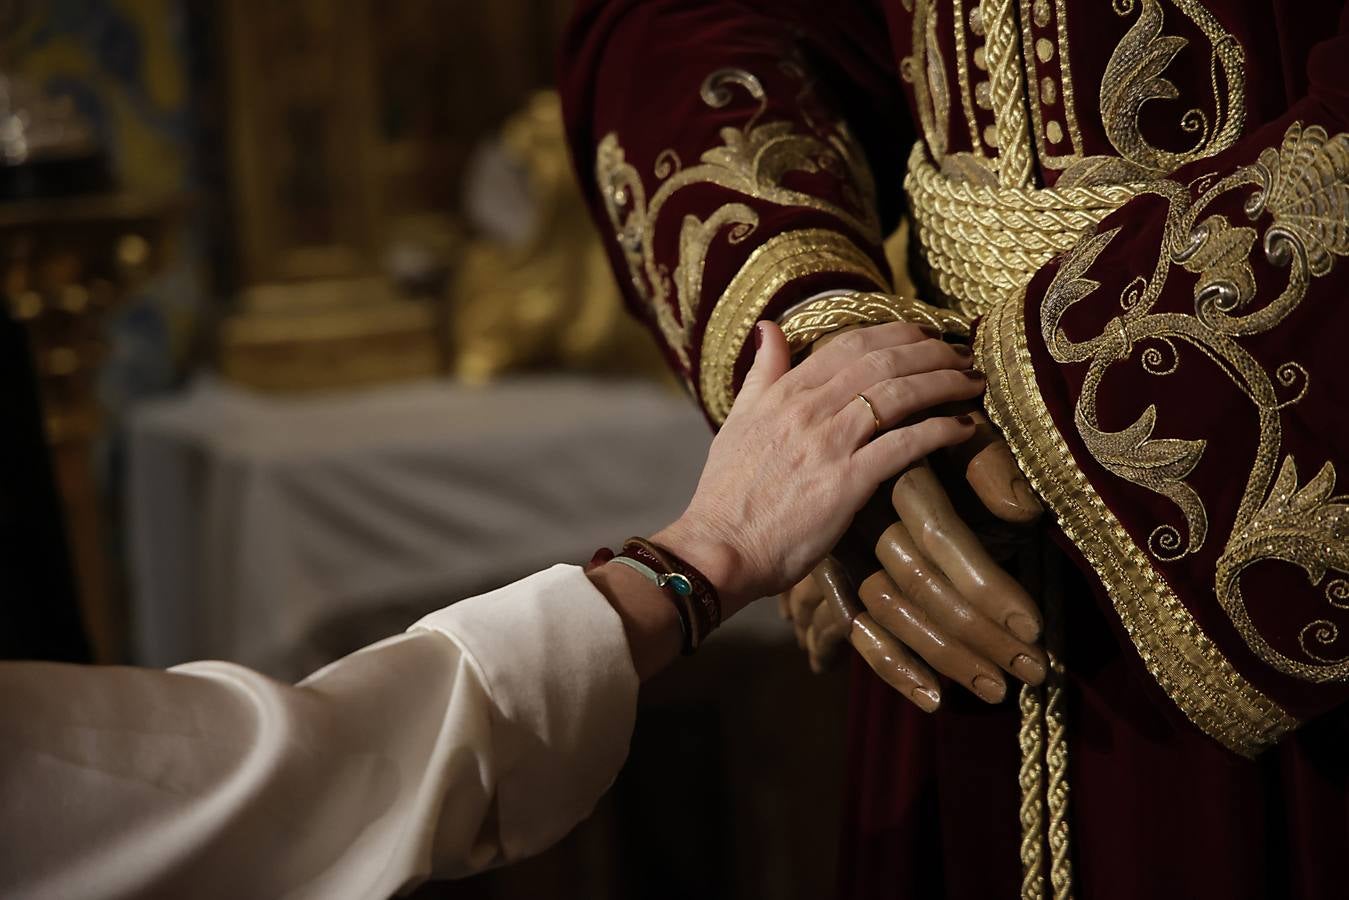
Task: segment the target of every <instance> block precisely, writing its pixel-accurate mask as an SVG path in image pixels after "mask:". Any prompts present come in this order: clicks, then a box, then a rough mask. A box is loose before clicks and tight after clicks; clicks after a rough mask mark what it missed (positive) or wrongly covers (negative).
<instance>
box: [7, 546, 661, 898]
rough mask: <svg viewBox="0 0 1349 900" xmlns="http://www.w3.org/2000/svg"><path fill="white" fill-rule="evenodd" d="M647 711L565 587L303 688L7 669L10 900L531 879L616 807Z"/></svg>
mask: <svg viewBox="0 0 1349 900" xmlns="http://www.w3.org/2000/svg"><path fill="white" fill-rule="evenodd" d="M637 687H638V680H637V676H636V673H635V671H634V670H633V666H632V660H631V655H630V653H629V650H628V645H627V641H626V638H625V636H624V633H623V626H622V623H621V621H620V620H619V618H618V616H617V614H616V613H615V612H614V611H613V609H612V607H610V605H609V604H608V602H607V601H606V600H605V598H604V596H603V595H602V594H600V593H599V592H598V591H597V590H596V589H595V588H594V586H593V585H592V584H591V583H590V581H589V579H587V578H586V577H585V575H584V573H583V572H582V570H581V569H579V568H577V567H575V566H555V567H554V568H552V569H548V570H546V571H544V572H540V573H539V574H537V575H533V576H531V577H529V578H526V579H524V580H523V581H520V582H517V583H515V584H513V585H510V586H508V587H505V588H502V589H500V590H498V591H494V592H492V593H490V594H484V595H482V596H479V597H474V598H471V599H469V600H464V601H462V602H460V603H457V604H455V605H453V606H450V607H447V608H445V609H442V610H440V611H438V612H435V613H433V614H431V615H430V616H427V617H426V618H425V619H423V620H421V621H420V622H418V623H417V624H416V625H414V626H413V627H412V628H411V629H409V631H408V633H406V634H403V635H399V636H397V637H392V638H389V639H387V640H384V641H381V642H379V643H377V644H373V645H371V646H369V647H366V648H364V649H362V650H360V651H357V652H356V653H354V654H352V655H350V656H348V657H346V658H344V659H341V660H338V661H337V662H335V663H332V664H331V665H329V666H327V667H326V668H324V669H322V670H320V671H318V672H316V673H314V674H313V675H311V676H310V677H308V678H307V679H305V680H304V681H302V682H300V683H299V684H297V685H293V686H292V685H287V684H282V683H280V682H277V681H273V680H270V679H268V678H266V677H264V676H262V675H259V674H257V673H256V672H254V671H251V670H249V669H246V668H243V667H241V666H238V665H234V664H230V663H222V662H195V663H188V664H186V665H182V666H178V667H176V668H174V669H170V670H168V671H157V670H148V669H133V668H93V667H83V666H68V665H50V664H41V663H7V664H0V896H3V897H24V898H61V900H76V898H93V897H98V898H113V897H175V898H179V897H193V898H214V897H220V898H240V897H249V898H271V897H288V898H310V897H312V898H367V897H369V898H382V897H387V896H390V895H392V894H394V893H396V892H399V891H402V890H405V889H408V888H410V887H411V886H413V885H415V884H417V883H418V882H420V881H421V880H423V879H424V878H426V877H427V876H428V875H432V874H434V875H438V876H456V875H463V874H467V873H470V872H474V871H477V870H480V869H483V868H485V867H489V866H492V865H496V864H500V863H504V862H509V861H512V860H516V859H520V858H521V857H525V856H528V855H530V854H532V853H535V852H538V851H540V850H542V849H544V848H546V847H547V846H549V845H550V844H551V843H553V842H555V841H556V840H558V839H559V838H561V837H562V836H563V835H565V834H566V833H567V832H568V831H569V830H570V829H571V828H572V827H573V826H574V825H575V824H577V823H578V822H579V821H580V820H581V819H583V818H584V817H585V816H586V815H587V814H588V813H589V812H590V810H591V809H592V807H593V806H594V804H595V802H596V801H597V800H598V799H599V797H600V795H601V794H603V792H604V791H605V790H606V789H607V788H608V787H609V785H610V784H611V782H612V781H613V778H614V777H615V775H616V774H617V772H618V769H619V767H620V766H621V764H622V762H623V759H624V757H625V755H626V753H627V746H628V739H629V737H630V735H631V731H632V725H633V719H634V716H635V711H636V700H637Z"/></svg>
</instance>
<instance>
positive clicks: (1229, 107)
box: [1064, 0, 1246, 180]
mask: <svg viewBox="0 0 1349 900" xmlns="http://www.w3.org/2000/svg"><path fill="white" fill-rule="evenodd" d="M1173 2H1174V3H1175V5H1176V8H1177V9H1179V10H1180V12H1181V13H1182V14H1183V15H1185V16H1186V17H1188V18H1189V19H1190V20H1191V21H1192V22H1193V23H1194V24H1195V26H1196V27H1197V28H1198V29H1199V31H1200V32H1201V33H1202V34H1203V35H1204V37H1205V38H1207V39H1208V42H1209V44H1210V46H1211V47H1212V59H1211V61H1210V69H1211V72H1212V75H1211V79H1210V80H1211V82H1212V85H1213V107H1214V109H1213V114H1212V117H1211V118H1210V115H1209V114H1208V113H1205V112H1204V111H1203V110H1202V109H1199V108H1198V107H1194V108H1191V109H1189V110H1188V111H1186V112H1185V114H1184V115H1183V116H1182V117H1181V120H1180V125H1181V128H1182V129H1183V130H1185V131H1186V132H1189V133H1192V134H1196V135H1197V137H1196V139H1195V143H1194V145H1193V146H1192V147H1191V148H1190V149H1189V150H1183V151H1172V150H1163V149H1161V148H1159V147H1156V146H1154V145H1153V144H1151V143H1150V142H1149V141H1148V140H1147V138H1145V137H1144V136H1143V133H1142V128H1141V125H1140V120H1141V117H1142V108H1143V106H1144V105H1145V104H1147V103H1148V102H1149V101H1152V100H1159V99H1161V100H1171V99H1175V98H1176V97H1177V96H1179V92H1178V91H1177V89H1176V86H1175V85H1174V84H1173V83H1172V82H1171V81H1170V80H1169V79H1168V78H1166V77H1165V75H1164V74H1163V73H1164V72H1165V71H1166V69H1167V67H1168V66H1170V64H1171V62H1172V60H1173V59H1175V57H1176V54H1177V53H1179V52H1180V51H1181V49H1182V48H1184V47H1185V45H1186V43H1187V42H1186V40H1185V39H1184V38H1182V37H1177V36H1174V35H1167V34H1164V33H1163V30H1162V29H1163V25H1164V17H1163V14H1162V7H1161V4H1160V2H1159V0H1115V3H1114V9H1115V12H1116V13H1118V14H1119V15H1127V14H1128V13H1130V12H1132V11H1133V10H1134V9H1135V8H1139V14H1138V19H1137V20H1135V22H1134V23H1133V25H1132V26H1130V28H1129V30H1128V31H1127V32H1126V33H1125V35H1124V37H1123V38H1122V39H1121V41H1120V43H1119V45H1118V46H1117V47H1116V48H1115V50H1114V52H1113V53H1111V55H1110V60H1109V62H1108V63H1107V65H1106V70H1105V75H1104V77H1103V78H1102V79H1101V97H1100V100H1101V122H1102V124H1103V126H1104V127H1105V133H1106V137H1107V138H1109V140H1110V144H1111V146H1113V147H1114V148H1115V151H1116V152H1117V153H1119V155H1120V157H1122V160H1123V162H1124V163H1126V164H1127V166H1121V165H1120V161H1118V160H1117V161H1115V163H1114V164H1113V165H1111V166H1110V167H1109V171H1112V172H1113V173H1115V174H1113V176H1112V177H1115V178H1120V177H1121V175H1120V174H1119V173H1123V177H1125V178H1128V179H1129V180H1136V179H1137V178H1139V177H1140V176H1141V175H1145V174H1150V175H1151V176H1152V177H1160V176H1164V175H1167V174H1169V173H1171V172H1173V171H1174V170H1176V169H1177V168H1179V167H1180V166H1182V165H1184V164H1186V163H1189V162H1193V161H1195V160H1197V159H1203V158H1205V157H1208V156H1212V155H1213V154H1215V153H1220V152H1222V151H1223V150H1226V149H1227V148H1228V147H1230V146H1232V144H1233V143H1234V142H1235V141H1236V140H1237V138H1238V137H1240V136H1241V132H1242V128H1243V127H1244V126H1245V90H1246V88H1245V86H1246V68H1245V58H1244V56H1243V53H1242V50H1241V45H1240V44H1239V43H1238V42H1237V41H1236V39H1235V38H1233V37H1232V35H1230V34H1228V33H1227V32H1226V31H1224V30H1223V28H1222V25H1221V24H1220V23H1219V22H1218V20H1217V19H1216V18H1214V16H1213V14H1212V13H1210V12H1209V11H1208V10H1207V9H1206V8H1205V7H1204V5H1203V3H1202V2H1201V0H1173ZM1069 91H1070V88H1069V86H1068V84H1067V83H1066V82H1065V84H1064V94H1065V104H1067V105H1071V101H1070V100H1068V99H1067V94H1068V93H1069ZM1103 161H1104V160H1103V158H1102V157H1085V158H1083V159H1082V160H1081V161H1080V162H1079V163H1076V164H1075V166H1074V167H1076V166H1078V165H1081V166H1085V167H1087V169H1088V170H1094V171H1095V172H1096V175H1097V176H1098V177H1099V176H1101V175H1102V174H1104V172H1105V171H1107V170H1102V169H1100V168H1099V167H1100V165H1101V163H1102V162H1103ZM1080 177H1081V176H1079V178H1080Z"/></svg>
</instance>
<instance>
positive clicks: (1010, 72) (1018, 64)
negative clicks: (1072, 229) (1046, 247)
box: [933, 0, 1035, 188]
mask: <svg viewBox="0 0 1349 900" xmlns="http://www.w3.org/2000/svg"><path fill="white" fill-rule="evenodd" d="M983 10H984V32H985V35H986V37H985V38H984V54H985V56H986V58H987V59H988V75H989V80H990V81H991V82H992V84H993V88H992V90H993V122H994V125H995V126H996V127H997V132H998V160H997V163H998V184H1000V185H1002V186H1003V187H1005V188H1023V187H1028V186H1029V185H1030V184H1031V183H1032V182H1033V180H1034V177H1035V153H1034V151H1033V150H1032V145H1031V139H1030V123H1029V122H1027V121H1026V85H1025V75H1024V72H1023V70H1022V60H1021V36H1020V35H1019V34H1018V30H1017V24H1016V0H983ZM942 155H943V154H941V153H937V152H936V148H933V156H934V158H936V159H941V157H942Z"/></svg>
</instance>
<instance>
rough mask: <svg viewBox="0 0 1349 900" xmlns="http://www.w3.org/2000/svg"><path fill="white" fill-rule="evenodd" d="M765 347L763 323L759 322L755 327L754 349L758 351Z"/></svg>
mask: <svg viewBox="0 0 1349 900" xmlns="http://www.w3.org/2000/svg"><path fill="white" fill-rule="evenodd" d="M762 346H763V323H762V322H759V323H757V324H756V325H755V326H754V349H755V350H758V349H759V348H760V347H762Z"/></svg>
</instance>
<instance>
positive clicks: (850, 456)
mask: <svg viewBox="0 0 1349 900" xmlns="http://www.w3.org/2000/svg"><path fill="white" fill-rule="evenodd" d="M756 328H757V331H756V334H757V336H758V340H759V348H758V352H757V354H756V356H755V359H754V365H753V367H752V368H751V369H750V371H749V374H748V375H747V376H746V377H745V383H744V386H743V387H742V388H741V391H740V395H739V397H738V398H737V400H736V402H735V406H734V407H733V408H732V410H731V414H730V416H729V417H728V418H727V419H726V423H725V425H723V427H722V429H721V431H720V433H718V435H717V437H716V439H715V440H714V441H713V442H712V449H711V450H710V452H709V453H708V458H707V464H706V466H705V467H704V469H703V474H702V478H701V479H700V480H699V483H698V488H697V491H696V492H695V493H694V497H693V500H692V502H691V503H690V504H689V508H688V510H687V511H686V512H685V513H684V515H683V516H681V517H680V518H679V520H678V521H677V522H675V523H674V524H673V525H671V526H670V527H669V528H667V529H665V530H664V531H662V532H660V533H659V534H657V535H654V536H653V539H654V540H655V541H656V542H657V543H658V544H661V545H664V546H666V547H668V548H669V549H670V550H671V551H672V552H674V553H675V554H677V555H679V556H680V557H682V558H683V559H685V560H687V561H688V562H690V563H692V564H693V565H694V566H696V567H698V569H700V570H701V571H702V572H703V574H705V575H706V576H707V577H708V578H709V579H710V580H711V581H712V583H713V584H714V585H715V586H716V588H717V590H718V592H719V593H720V595H721V601H722V607H723V615H724V616H730V615H732V614H733V613H734V612H735V611H737V610H739V609H740V608H741V607H742V606H744V605H745V604H746V603H748V602H750V601H751V600H754V599H756V598H758V597H765V596H769V595H772V594H776V593H779V592H781V591H784V590H786V589H787V588H788V587H789V586H791V585H793V584H795V583H796V582H798V581H800V580H801V578H803V577H804V576H805V575H806V573H807V572H809V571H810V570H811V568H812V567H813V566H814V565H815V564H816V563H817V562H819V561H820V560H821V559H822V558H823V557H824V555H825V554H826V553H828V552H829V551H830V550H831V549H832V548H833V546H834V545H835V544H836V543H837V542H838V540H839V538H840V537H842V535H843V532H844V530H845V529H846V528H847V527H848V524H849V523H850V522H851V521H852V518H853V515H854V514H855V513H856V512H857V510H858V509H859V508H860V507H861V506H862V505H863V504H864V503H865V502H866V501H867V499H868V498H869V497H870V496H871V495H872V494H873V493H874V492H875V491H876V489H877V487H878V486H879V485H880V484H881V483H882V482H884V481H885V480H887V479H889V478H893V477H894V476H895V475H897V474H898V473H899V472H900V471H901V470H903V469H905V468H907V467H908V466H910V465H911V464H913V463H914V462H916V461H918V460H920V459H922V458H923V457H924V456H926V455H927V454H928V453H931V452H932V451H934V450H936V449H938V448H941V447H948V446H952V445H954V444H958V443H960V442H962V441H965V440H968V439H969V438H970V437H972V436H973V435H974V433H975V425H974V422H973V420H972V419H971V418H970V417H969V416H964V415H962V416H954V417H953V416H926V415H924V414H925V413H926V411H927V410H928V409H929V408H931V407H933V406H936V405H939V404H943V403H952V402H956V401H961V400H969V399H972V398H974V397H976V396H978V395H979V394H980V393H981V392H982V391H983V387H984V382H983V378H982V377H981V376H980V375H978V373H976V372H973V371H972V370H971V368H970V366H971V357H970V353H969V351H968V349H966V348H964V347H962V346H959V345H952V344H947V343H945V342H944V341H942V340H940V339H939V338H938V337H936V336H934V335H933V334H932V333H931V332H930V331H927V330H924V329H922V328H920V327H918V326H915V325H909V324H905V323H892V324H887V325H877V326H874V327H871V328H864V329H859V330H857V331H853V332H850V333H849V334H846V335H843V336H841V337H839V338H838V339H837V340H835V341H832V342H831V343H830V344H829V345H828V346H827V347H825V348H823V349H821V350H820V351H819V352H817V353H815V354H813V355H812V356H811V357H810V358H809V359H807V360H806V361H805V362H803V363H801V364H800V365H798V366H797V367H796V368H794V369H793V368H791V357H790V352H789V350H788V348H787V342H786V340H785V339H784V338H783V336H782V332H781V331H780V330H779V329H778V327H777V326H776V325H774V324H772V323H770V322H760V323H759V324H758V326H756ZM859 394H861V395H864V396H865V397H866V399H867V401H869V402H870V408H869V407H868V405H867V403H865V402H863V401H862V400H860V399H858V395H859ZM873 409H874V410H875V415H874V417H873V413H872V410H873ZM877 420H879V423H878V422H877ZM901 423H904V424H901ZM878 424H879V427H878Z"/></svg>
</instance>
